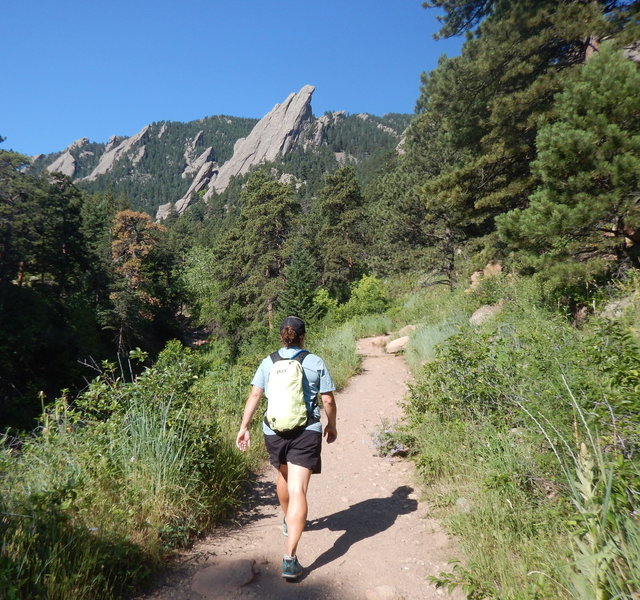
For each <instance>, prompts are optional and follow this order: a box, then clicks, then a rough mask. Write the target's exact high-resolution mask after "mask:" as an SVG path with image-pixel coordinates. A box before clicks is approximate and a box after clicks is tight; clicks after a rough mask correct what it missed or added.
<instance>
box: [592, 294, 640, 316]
mask: <svg viewBox="0 0 640 600" xmlns="http://www.w3.org/2000/svg"><path fill="white" fill-rule="evenodd" d="M634 303H635V298H634V297H633V296H625V297H624V298H620V300H615V301H614V302H609V304H607V305H606V306H605V307H604V308H603V309H602V312H601V313H600V314H601V315H602V316H603V317H604V318H605V319H618V318H619V317H621V316H622V313H624V311H625V310H627V309H628V308H629V307H631V306H633V305H634Z"/></svg>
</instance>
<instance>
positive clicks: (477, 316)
mask: <svg viewBox="0 0 640 600" xmlns="http://www.w3.org/2000/svg"><path fill="white" fill-rule="evenodd" d="M503 307H504V300H500V302H498V303H497V304H493V305H490V304H485V305H484V306H481V307H480V308H479V309H478V310H476V311H475V312H474V313H473V314H472V315H471V317H469V323H470V324H471V325H473V326H474V327H478V326H479V325H482V324H484V323H486V322H487V321H490V320H491V319H493V318H494V317H495V316H496V315H497V314H499V313H500V312H502V309H503Z"/></svg>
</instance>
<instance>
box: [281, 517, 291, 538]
mask: <svg viewBox="0 0 640 600" xmlns="http://www.w3.org/2000/svg"><path fill="white" fill-rule="evenodd" d="M282 535H284V536H285V537H287V536H288V535H289V530H288V529H287V520H286V519H282Z"/></svg>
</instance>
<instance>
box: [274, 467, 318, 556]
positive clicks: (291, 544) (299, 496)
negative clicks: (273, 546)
mask: <svg viewBox="0 0 640 600" xmlns="http://www.w3.org/2000/svg"><path fill="white" fill-rule="evenodd" d="M310 479H311V469H307V468H305V467H301V466H299V465H294V464H292V463H287V478H286V482H287V495H288V498H287V500H288V503H287V511H286V518H287V529H288V530H289V536H288V537H287V554H288V555H289V556H295V554H296V550H297V549H298V542H299V541H300V536H301V535H302V532H303V530H304V526H305V524H306V522H307V489H308V487H309V480H310ZM280 503H281V505H282V501H280Z"/></svg>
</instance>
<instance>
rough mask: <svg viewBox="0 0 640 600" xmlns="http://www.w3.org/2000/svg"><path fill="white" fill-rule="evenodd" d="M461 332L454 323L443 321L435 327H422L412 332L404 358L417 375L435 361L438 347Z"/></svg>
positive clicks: (434, 325)
mask: <svg viewBox="0 0 640 600" xmlns="http://www.w3.org/2000/svg"><path fill="white" fill-rule="evenodd" d="M459 331H460V327H459V325H456V324H455V323H454V322H448V321H443V322H440V323H436V324H433V325H420V326H418V328H417V329H415V330H414V331H413V332H411V334H410V336H409V344H408V345H407V349H406V350H405V353H404V356H405V360H406V361H407V364H408V365H409V368H410V369H411V371H412V372H413V373H414V374H415V373H417V372H418V371H419V369H420V368H421V367H422V365H424V364H425V363H427V362H431V361H433V360H435V358H436V355H437V352H436V349H437V347H438V346H439V345H440V344H442V343H443V342H444V341H446V340H447V339H449V338H450V337H451V336H452V335H455V334H456V333H458V332H459Z"/></svg>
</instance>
